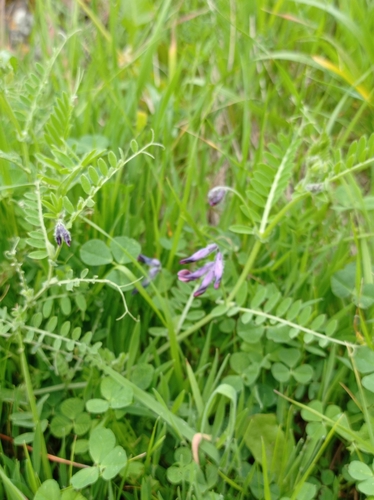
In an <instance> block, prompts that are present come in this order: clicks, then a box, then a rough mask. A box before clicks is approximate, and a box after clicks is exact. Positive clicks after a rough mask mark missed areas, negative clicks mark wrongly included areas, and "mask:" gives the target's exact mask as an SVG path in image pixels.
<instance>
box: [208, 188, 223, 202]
mask: <svg viewBox="0 0 374 500" xmlns="http://www.w3.org/2000/svg"><path fill="white" fill-rule="evenodd" d="M225 194H226V190H225V189H224V188H223V187H221V186H217V187H215V188H213V189H211V190H210V191H209V192H208V203H209V205H210V206H211V207H214V206H215V205H218V204H219V203H221V201H222V200H223V198H224V197H225Z"/></svg>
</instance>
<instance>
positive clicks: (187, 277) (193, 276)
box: [178, 262, 213, 283]
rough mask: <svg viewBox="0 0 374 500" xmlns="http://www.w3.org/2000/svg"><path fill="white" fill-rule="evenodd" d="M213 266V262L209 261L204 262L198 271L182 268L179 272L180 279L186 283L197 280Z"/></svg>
mask: <svg viewBox="0 0 374 500" xmlns="http://www.w3.org/2000/svg"><path fill="white" fill-rule="evenodd" d="M212 267H213V262H208V263H207V264H204V265H203V266H202V267H200V268H199V269H196V271H193V272H192V273H191V272H190V271H188V269H182V270H181V271H179V272H178V279H179V281H183V282H184V283H188V282H190V281H193V280H197V279H199V278H202V277H203V276H204V274H206V273H207V272H208V271H209V269H211V268H212Z"/></svg>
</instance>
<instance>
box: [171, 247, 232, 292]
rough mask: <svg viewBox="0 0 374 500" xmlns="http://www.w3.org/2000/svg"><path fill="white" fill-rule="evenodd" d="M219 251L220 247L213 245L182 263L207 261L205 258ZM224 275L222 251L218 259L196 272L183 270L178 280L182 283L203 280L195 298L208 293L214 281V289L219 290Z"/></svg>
mask: <svg viewBox="0 0 374 500" xmlns="http://www.w3.org/2000/svg"><path fill="white" fill-rule="evenodd" d="M217 250H218V246H217V245H216V244H215V243H211V244H210V245H208V246H206V247H205V248H202V249H200V250H198V251H197V252H195V253H194V254H193V255H191V257H187V258H186V259H182V260H181V261H180V263H181V264H189V263H190V262H196V261H198V260H201V259H205V257H208V255H210V254H211V253H212V252H215V251H217ZM222 274H223V256H222V253H221V252H220V251H217V254H216V257H215V259H214V260H213V261H211V262H207V263H206V264H204V265H203V266H202V267H200V268H199V269H197V270H196V271H192V272H191V271H189V270H188V269H182V270H181V271H179V273H178V279H179V280H180V281H183V282H185V283H188V282H190V281H194V280H197V279H199V278H203V280H202V282H201V285H200V286H199V288H198V289H197V290H196V292H195V293H194V297H199V296H200V295H202V294H203V293H204V292H205V291H206V289H207V288H208V286H209V285H210V283H212V281H214V288H218V287H219V285H220V283H221V279H222Z"/></svg>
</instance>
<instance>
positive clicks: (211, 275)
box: [193, 267, 214, 297]
mask: <svg viewBox="0 0 374 500" xmlns="http://www.w3.org/2000/svg"><path fill="white" fill-rule="evenodd" d="M213 279H214V270H213V267H211V268H210V269H209V271H208V272H207V273H206V275H205V276H204V279H203V281H202V282H201V285H200V287H199V288H198V289H197V290H196V292H195V293H194V294H193V295H194V297H199V296H200V295H202V294H203V293H204V292H205V291H206V289H207V288H208V286H209V285H210V283H211V282H212V281H213Z"/></svg>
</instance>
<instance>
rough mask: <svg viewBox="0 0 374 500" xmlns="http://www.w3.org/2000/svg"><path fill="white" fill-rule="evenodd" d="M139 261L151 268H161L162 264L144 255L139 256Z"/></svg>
mask: <svg viewBox="0 0 374 500" xmlns="http://www.w3.org/2000/svg"><path fill="white" fill-rule="evenodd" d="M138 261H139V262H142V263H143V264H147V266H150V267H161V262H160V261H159V260H158V259H150V258H149V257H146V256H145V255H142V254H140V255H139V256H138Z"/></svg>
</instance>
